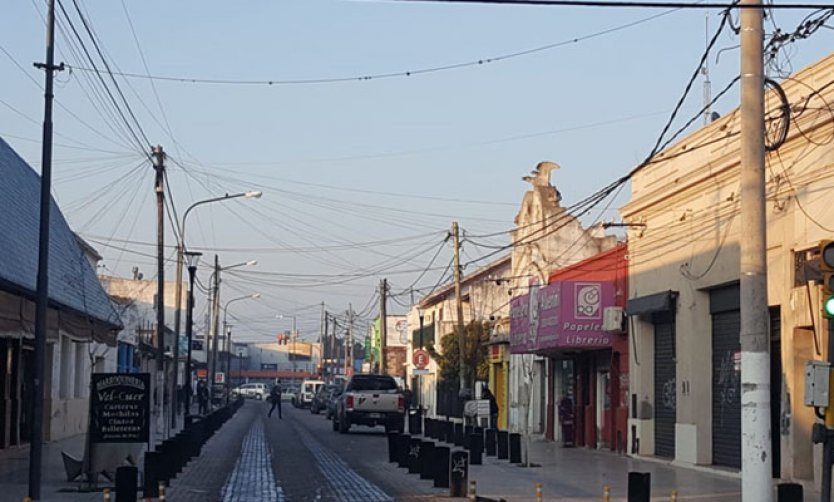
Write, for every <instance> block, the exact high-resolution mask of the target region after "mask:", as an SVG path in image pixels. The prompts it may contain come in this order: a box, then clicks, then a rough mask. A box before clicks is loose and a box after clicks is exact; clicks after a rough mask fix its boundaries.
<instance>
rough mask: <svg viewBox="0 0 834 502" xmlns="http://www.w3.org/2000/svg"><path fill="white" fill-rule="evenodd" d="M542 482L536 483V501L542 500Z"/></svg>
mask: <svg viewBox="0 0 834 502" xmlns="http://www.w3.org/2000/svg"><path fill="white" fill-rule="evenodd" d="M542 500H543V499H542V484H541V483H536V502H542Z"/></svg>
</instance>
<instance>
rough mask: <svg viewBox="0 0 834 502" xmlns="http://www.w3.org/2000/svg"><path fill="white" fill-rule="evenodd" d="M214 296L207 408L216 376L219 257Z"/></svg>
mask: <svg viewBox="0 0 834 502" xmlns="http://www.w3.org/2000/svg"><path fill="white" fill-rule="evenodd" d="M212 289H213V290H214V295H213V296H212V303H211V309H212V310H211V333H212V340H211V358H210V359H211V364H210V367H211V371H210V373H209V375H208V376H209V382H208V385H209V408H211V403H212V402H213V400H214V399H213V398H214V378H215V375H216V374H217V339H218V338H220V336H219V333H217V331H218V330H217V328H218V327H219V325H220V257H218V256H217V255H214V287H213V288H212Z"/></svg>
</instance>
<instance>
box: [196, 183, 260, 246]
mask: <svg viewBox="0 0 834 502" xmlns="http://www.w3.org/2000/svg"><path fill="white" fill-rule="evenodd" d="M261 195H263V193H262V192H257V191H249V192H238V193H232V194H229V193H227V194H225V195H222V196H220V197H212V198H210V199H204V200H198V201H197V202H195V203H193V204H191V205H190V206H188V209H186V210H185V213H183V215H182V227H181V228H180V232H181V233H182V237H181V238H180V241H181V242H183V243H184V242H185V220H186V218H188V213H190V212H191V210H192V209H194V208H195V207H197V206H202V205H203V204H209V203H211V202H218V201H221V200H227V199H236V198H238V197H246V198H247V199H258V198H260V197H261Z"/></svg>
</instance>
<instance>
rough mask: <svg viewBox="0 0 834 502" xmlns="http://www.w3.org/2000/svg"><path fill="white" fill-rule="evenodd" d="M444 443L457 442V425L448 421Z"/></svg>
mask: <svg viewBox="0 0 834 502" xmlns="http://www.w3.org/2000/svg"><path fill="white" fill-rule="evenodd" d="M443 442H444V443H449V444H451V443H454V442H455V424H454V423H452V422H449V421H448V420H446V422H444V423H443ZM444 488H445V487H444Z"/></svg>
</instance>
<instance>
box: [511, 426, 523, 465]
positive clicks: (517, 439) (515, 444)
mask: <svg viewBox="0 0 834 502" xmlns="http://www.w3.org/2000/svg"><path fill="white" fill-rule="evenodd" d="M510 463H511V464H520V463H521V434H518V433H513V434H510Z"/></svg>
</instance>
